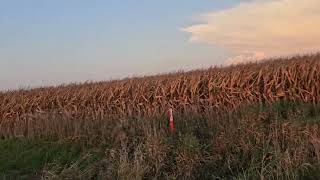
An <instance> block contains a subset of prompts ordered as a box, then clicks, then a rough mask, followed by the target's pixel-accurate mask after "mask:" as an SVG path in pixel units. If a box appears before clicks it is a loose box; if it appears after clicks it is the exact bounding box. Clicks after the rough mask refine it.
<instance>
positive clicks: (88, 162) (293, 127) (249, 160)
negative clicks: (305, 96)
mask: <svg viewBox="0 0 320 180" xmlns="http://www.w3.org/2000/svg"><path fill="white" fill-rule="evenodd" d="M166 121H167V119H166V118H165V117H157V118H152V119H130V120H129V119H128V120H121V121H119V122H118V123H119V124H118V125H117V126H115V127H120V128H119V129H118V130H117V132H118V131H119V132H121V133H120V134H121V135H117V136H114V135H113V134H112V133H111V132H107V131H106V132H104V134H103V135H100V136H99V134H97V135H94V134H92V133H91V134H90V136H84V137H86V138H84V139H78V140H66V139H57V140H55V141H53V140H51V141H46V139H38V140H36V139H22V138H20V139H17V138H13V139H3V140H0V152H1V153H0V162H1V163H0V179H319V178H320V173H319V172H320V163H319V162H320V128H319V127H320V106H319V105H313V104H303V103H291V102H278V103H274V104H272V105H268V106H265V105H260V104H259V105H255V106H251V107H246V108H244V109H237V110H235V111H230V112H224V113H220V112H219V113H218V112H206V113H203V114H188V115H177V114H176V115H175V122H176V129H177V132H176V133H175V134H172V133H170V132H169V131H168V129H167V127H168V126H167V124H166ZM97 130H99V129H97ZM90 132H91V131H90ZM100 133H101V132H100ZM102 137H105V138H102Z"/></svg>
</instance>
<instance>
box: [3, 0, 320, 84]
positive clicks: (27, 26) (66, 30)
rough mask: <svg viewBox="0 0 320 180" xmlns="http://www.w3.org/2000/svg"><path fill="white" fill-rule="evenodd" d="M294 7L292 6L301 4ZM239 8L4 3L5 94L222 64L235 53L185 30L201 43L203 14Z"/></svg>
mask: <svg viewBox="0 0 320 180" xmlns="http://www.w3.org/2000/svg"><path fill="white" fill-rule="evenodd" d="M290 1H292V2H293V3H292V4H294V1H296V0H290ZM309 1H310V2H314V3H317V1H315V0H309ZM260 2H261V1H260ZM287 2H289V1H287ZM297 2H298V1H297ZM239 3H240V0H223V1H222V0H202V1H199V0H183V1H182V0H175V1H173V0H161V1H159V0H158V1H155V0H139V1H136V0H122V1H119V0H105V1H102V0H100V1H99V0H90V1H89V0H55V1H49V0H48V1H47V0H28V1H21V0H0V89H8V88H19V87H29V86H30V87H33V86H44V85H55V84H61V83H69V82H82V81H86V80H108V79H113V78H122V77H126V76H132V75H141V74H155V73H161V72H168V71H175V70H181V69H193V68H199V67H208V66H210V65H217V64H222V63H223V61H224V60H225V59H226V58H228V57H230V56H231V54H232V51H230V49H228V48H222V47H223V46H217V45H215V44H214V43H213V44H212V43H211V44H210V41H209V42H205V41H206V39H205V40H203V39H201V37H202V36H199V38H198V39H200V42H190V40H189V39H190V34H188V33H187V32H183V31H182V30H181V29H182V28H185V27H189V26H191V30H190V29H189V31H188V32H190V33H193V34H192V36H194V37H196V38H197V35H199V34H198V33H199V32H198V31H196V30H194V29H192V27H193V25H194V24H197V23H200V22H199V21H201V19H200V18H199V16H200V15H201V14H204V13H207V12H210V13H214V12H220V11H224V10H226V9H230V8H231V7H236V6H238V5H239ZM270 4H271V3H270ZM296 4H297V3H296ZM304 4H308V3H304ZM286 5H287V4H286ZM310 5H311V3H310ZM315 5H316V4H313V6H315ZM256 6H260V4H259V3H256V4H253V5H250V6H248V7H247V9H245V8H243V9H245V10H246V11H248V10H249V11H250V8H251V9H253V8H254V7H256ZM275 6H277V5H276V4H275ZM300 6H301V5H300ZM279 7H281V6H280V5H279ZM307 8H308V7H307ZM240 9H241V8H240ZM284 12H285V11H284ZM315 12H318V11H317V9H315ZM270 14H274V13H273V12H272V11H271V12H270ZM224 17H225V16H222V18H224ZM231 18H232V16H231ZM317 18H318V17H317ZM199 19H200V20H199ZM291 19H292V18H291ZM228 20H229V21H230V19H228ZM203 21H206V19H204V20H203ZM253 21H254V20H253ZM234 22H236V20H235V21H234ZM209 24H210V23H209ZM195 27H197V26H195ZM239 27H241V26H239ZM289 27H290V26H289ZM235 28H236V27H235ZM198 29H199V28H198ZM198 29H197V30H198ZM230 29H232V28H230ZM200 32H201V31H200ZM217 35H218V36H219V34H217ZM208 39H210V38H208ZM201 40H202V42H201ZM203 42H204V43H203ZM221 44H222V45H224V44H223V43H221ZM308 44H310V43H309V42H308ZM260 54H261V53H260Z"/></svg>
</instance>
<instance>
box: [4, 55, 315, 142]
mask: <svg viewBox="0 0 320 180" xmlns="http://www.w3.org/2000/svg"><path fill="white" fill-rule="evenodd" d="M319 69H320V55H319V54H317V55H309V56H299V57H298V56H297V57H292V58H287V59H278V60H270V61H266V62H263V63H252V64H247V65H237V66H231V67H225V68H218V67H212V68H210V69H206V70H196V71H191V72H179V73H172V74H165V75H157V76H150V77H140V78H131V79H123V80H115V81H109V82H97V83H84V84H72V85H67V86H59V87H47V88H37V89H31V90H17V91H8V92H3V93H1V94H0V132H1V133H0V134H1V135H5V136H11V135H16V136H17V135H21V134H24V135H26V134H29V129H28V128H27V127H29V126H33V128H36V126H37V125H36V124H35V123H33V120H32V119H38V121H39V119H59V118H58V117H60V119H61V117H63V119H73V120H74V121H76V120H84V119H86V120H103V119H120V118H125V117H154V116H158V115H162V114H163V113H164V112H165V111H166V110H167V109H168V107H172V108H174V110H175V112H179V113H182V114H183V113H186V112H194V113H201V112H206V111H212V110H215V111H226V110H232V109H236V108H238V107H240V106H244V105H250V104H269V103H273V102H277V101H280V100H285V101H293V102H306V103H313V104H317V103H318V102H319V101H320V88H319V87H320V71H319ZM42 123H44V121H43V122H42ZM58 123H61V122H58ZM30 124H31V125H30ZM39 126H40V125H39ZM19 127H21V129H23V130H17V128H18V129H19ZM18 132H19V133H18Z"/></svg>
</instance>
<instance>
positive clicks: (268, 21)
mask: <svg viewBox="0 0 320 180" xmlns="http://www.w3.org/2000/svg"><path fill="white" fill-rule="evenodd" d="M201 21H202V22H204V23H199V24H195V25H192V26H190V27H187V28H185V29H183V30H184V31H186V32H189V33H191V38H190V40H191V41H196V42H203V43H209V44H215V45H218V46H221V47H224V48H227V49H230V50H231V51H233V52H234V53H237V54H238V55H239V56H238V57H235V58H234V59H233V61H237V62H239V61H240V60H239V59H241V58H242V59H243V60H246V58H247V57H249V58H247V59H249V60H250V59H252V58H254V57H255V56H256V55H259V56H261V54H265V55H264V56H263V57H265V56H267V57H269V56H283V55H293V54H300V53H309V52H315V51H318V50H320V0H265V1H262V0H257V1H253V2H246V3H242V4H240V5H238V6H236V7H233V8H230V9H226V10H222V11H219V12H212V13H207V14H205V15H203V16H201ZM248 54H251V55H248ZM228 62H229V63H230V62H231V60H230V59H229V60H228V61H227V63H228Z"/></svg>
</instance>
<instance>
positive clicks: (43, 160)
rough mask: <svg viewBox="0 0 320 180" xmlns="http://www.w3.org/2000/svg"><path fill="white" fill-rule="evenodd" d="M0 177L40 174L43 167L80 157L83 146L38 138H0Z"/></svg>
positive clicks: (66, 162)
mask: <svg viewBox="0 0 320 180" xmlns="http://www.w3.org/2000/svg"><path fill="white" fill-rule="evenodd" d="M0 152H1V153H0V162H1V163H0V177H1V178H4V179H6V178H7V179H10V178H16V177H19V178H20V179H24V178H25V179H28V178H29V177H30V176H40V174H41V171H42V170H43V167H44V166H46V165H50V164H55V165H60V166H62V165H65V164H68V163H71V162H72V161H74V160H75V159H76V158H78V157H79V155H80V152H81V148H80V146H79V145H77V144H72V143H58V142H55V143H52V142H43V141H40V140H39V141H37V140H26V139H9V140H0Z"/></svg>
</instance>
